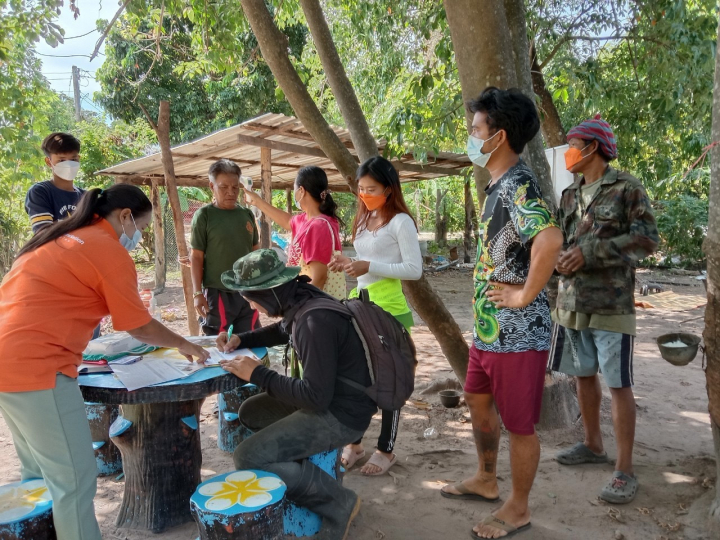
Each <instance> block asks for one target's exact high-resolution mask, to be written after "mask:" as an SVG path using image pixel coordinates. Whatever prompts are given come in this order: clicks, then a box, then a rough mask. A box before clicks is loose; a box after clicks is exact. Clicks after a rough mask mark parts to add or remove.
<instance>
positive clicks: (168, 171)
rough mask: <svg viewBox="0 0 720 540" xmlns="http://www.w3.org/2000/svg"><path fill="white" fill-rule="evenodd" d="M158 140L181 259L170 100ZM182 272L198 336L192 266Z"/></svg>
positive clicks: (163, 106) (191, 326)
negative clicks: (171, 140)
mask: <svg viewBox="0 0 720 540" xmlns="http://www.w3.org/2000/svg"><path fill="white" fill-rule="evenodd" d="M155 133H156V134H157V138H158V142H159V143H160V153H161V156H162V164H163V169H164V171H165V190H166V192H167V196H168V200H169V201H170V208H172V215H173V222H174V225H175V238H176V241H177V248H178V257H179V258H180V260H183V259H184V260H187V259H188V248H187V243H186V242H185V224H184V223H183V215H182V210H181V208H180V197H179V196H178V191H177V181H176V179H175V166H174V165H173V159H172V152H171V151H170V102H169V101H161V102H160V112H159V114H158V122H157V129H156V130H155ZM180 273H181V276H182V285H183V293H184V294H185V307H186V309H187V321H188V331H189V332H190V335H191V336H197V335H198V334H199V333H200V326H199V324H198V321H197V318H196V317H195V305H194V303H193V290H192V279H191V276H190V267H189V266H186V265H184V264H181V265H180Z"/></svg>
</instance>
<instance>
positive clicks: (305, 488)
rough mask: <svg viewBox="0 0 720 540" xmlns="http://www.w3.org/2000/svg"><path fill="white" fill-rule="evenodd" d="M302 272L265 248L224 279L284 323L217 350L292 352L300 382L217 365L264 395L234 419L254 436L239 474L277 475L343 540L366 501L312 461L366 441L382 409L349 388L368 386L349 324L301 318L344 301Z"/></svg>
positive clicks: (244, 446)
mask: <svg viewBox="0 0 720 540" xmlns="http://www.w3.org/2000/svg"><path fill="white" fill-rule="evenodd" d="M299 272H300V268H298V267H293V266H290V267H287V266H285V265H284V264H283V263H282V262H281V261H280V259H279V257H278V256H277V254H276V253H275V251H273V250H271V249H259V250H257V251H254V252H252V253H248V254H247V255H245V256H244V257H242V258H241V259H238V260H237V261H236V262H235V263H234V264H233V269H232V270H227V271H226V272H224V273H223V274H222V281H223V284H224V285H225V286H226V287H227V288H228V289H232V290H235V291H239V292H240V294H241V295H242V296H243V298H245V300H247V301H248V303H249V304H250V306H251V307H252V308H253V309H255V310H257V311H258V312H260V313H262V314H263V315H265V316H267V317H270V318H275V319H281V320H280V321H279V322H276V323H275V324H271V325H268V326H264V327H262V328H260V329H257V330H254V331H251V332H242V333H239V334H233V335H232V336H231V337H228V334H227V333H221V334H219V335H218V337H217V339H216V342H215V343H216V345H217V347H218V348H219V349H220V350H222V351H224V352H226V353H229V352H231V351H235V350H237V349H238V348H240V347H247V348H250V349H252V348H254V347H271V346H278V345H288V346H289V347H290V348H291V349H292V350H293V351H294V353H295V356H296V357H297V358H298V359H299V362H300V364H301V365H302V368H303V375H302V378H293V377H288V376H286V375H282V374H280V373H278V372H276V371H274V370H272V369H270V368H268V367H266V366H263V365H262V364H261V363H260V362H258V361H257V360H255V359H254V358H250V357H248V356H240V355H238V356H237V357H235V358H232V359H231V360H222V361H221V362H220V365H221V366H222V368H223V369H224V370H226V371H228V372H230V373H232V374H233V375H235V376H236V377H238V378H239V379H242V380H243V381H247V382H250V383H252V384H254V385H256V386H258V387H259V388H261V389H262V390H263V392H262V393H260V394H258V395H255V396H252V397H250V398H248V399H246V400H245V401H244V402H243V404H242V406H241V407H240V409H239V411H238V420H239V421H240V423H241V424H242V425H243V426H244V427H245V428H246V429H248V430H250V431H251V432H252V433H253V436H252V437H249V438H247V439H245V440H244V441H242V442H241V443H240V444H239V445H238V446H237V448H236V449H235V452H234V453H233V462H234V464H235V468H236V469H238V470H246V469H258V470H262V471H268V472H271V473H274V474H277V475H278V476H279V477H280V478H281V479H282V481H283V482H285V485H286V486H287V491H286V498H287V499H288V500H289V501H292V502H293V503H295V504H297V505H298V506H302V507H304V508H307V509H309V510H310V511H312V512H314V513H316V514H318V515H319V516H321V517H322V529H321V531H320V535H321V537H322V538H326V539H328V540H341V539H345V538H346V537H347V534H348V530H349V528H350V523H351V522H352V520H353V519H354V518H355V517H356V516H357V514H358V511H359V509H360V499H359V498H358V496H357V494H356V493H355V492H353V491H352V490H350V489H348V488H347V487H345V486H343V485H341V483H340V482H338V481H337V480H336V479H335V478H333V477H332V476H330V475H329V474H327V473H326V472H325V471H323V470H321V469H320V468H318V467H317V466H315V465H314V464H313V463H312V462H311V461H309V460H308V459H307V458H309V457H310V456H313V455H315V454H318V453H320V452H324V451H326V450H327V449H328V448H343V447H345V446H346V445H348V444H350V443H352V442H354V441H357V440H358V439H360V438H361V437H362V436H363V434H364V433H365V431H366V430H367V428H368V426H369V425H370V420H371V419H372V417H373V415H374V414H375V413H376V412H377V405H376V404H375V402H374V401H373V400H372V399H371V398H370V396H368V394H367V393H365V392H364V391H362V390H359V389H356V388H354V387H353V386H351V385H349V384H347V383H346V382H343V380H347V379H349V380H350V381H354V382H356V383H358V384H360V385H362V386H364V387H368V386H370V385H371V384H372V381H371V377H370V370H369V368H368V364H367V358H366V357H365V349H364V347H363V342H362V341H361V340H360V336H359V334H358V333H357V331H356V330H355V326H354V325H353V320H352V319H351V317H350V316H349V315H347V316H345V315H344V314H341V313H338V312H336V311H334V310H332V309H328V308H327V304H324V305H319V306H317V307H315V308H314V309H302V308H311V306H310V305H308V304H312V303H313V302H316V301H318V300H322V301H323V302H328V301H331V302H338V300H336V299H335V298H333V297H332V296H330V295H328V294H327V293H325V292H323V291H321V290H320V289H318V288H317V287H315V286H313V285H312V284H310V283H309V282H310V278H309V277H308V276H304V275H299ZM338 303H339V302H338ZM291 337H292V339H291Z"/></svg>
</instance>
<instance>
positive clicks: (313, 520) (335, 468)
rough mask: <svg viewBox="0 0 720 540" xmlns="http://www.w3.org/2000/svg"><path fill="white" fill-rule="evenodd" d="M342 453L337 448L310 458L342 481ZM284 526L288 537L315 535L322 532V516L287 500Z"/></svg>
mask: <svg viewBox="0 0 720 540" xmlns="http://www.w3.org/2000/svg"><path fill="white" fill-rule="evenodd" d="M341 455H342V454H341V452H340V449H335V450H330V451H329V452H322V453H320V454H315V455H314V456H310V457H309V458H308V459H309V460H310V462H311V463H313V464H315V465H316V466H318V467H320V468H321V469H322V470H323V471H325V472H326V473H328V474H329V475H330V476H332V477H333V478H335V479H337V480H338V482H342V475H341V467H340V457H341ZM284 526H285V536H287V537H301V536H314V535H316V534H317V533H318V532H320V527H322V518H321V517H320V516H318V515H317V514H316V513H314V512H311V511H310V510H308V509H307V508H303V507H301V506H297V505H295V504H294V503H293V502H292V501H287V503H286V505H285V520H284Z"/></svg>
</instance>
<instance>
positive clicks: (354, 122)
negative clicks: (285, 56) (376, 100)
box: [300, 0, 378, 162]
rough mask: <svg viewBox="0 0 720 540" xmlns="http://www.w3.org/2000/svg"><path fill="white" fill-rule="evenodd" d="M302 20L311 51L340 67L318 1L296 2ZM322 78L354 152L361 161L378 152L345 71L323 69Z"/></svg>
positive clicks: (329, 64)
mask: <svg viewBox="0 0 720 540" xmlns="http://www.w3.org/2000/svg"><path fill="white" fill-rule="evenodd" d="M300 4H301V5H302V8H303V12H304V13H305V20H306V21H307V23H308V27H309V28H310V33H311V34H312V37H313V41H314V42H315V48H316V49H317V52H318V56H319V57H320V61H321V62H322V65H323V66H342V61H341V60H340V55H338V52H337V49H336V48H335V42H334V41H333V37H332V34H331V33H330V28H329V27H328V25H327V21H326V20H325V15H324V14H323V10H322V7H321V6H320V2H319V0H300ZM325 76H326V77H327V79H328V82H329V83H330V88H332V91H333V95H334V96H335V101H336V102H337V104H338V107H339V108H340V112H341V113H342V116H343V119H344V120H345V125H346V126H347V128H348V130H349V131H350V138H351V139H352V142H353V145H355V150H356V151H357V153H358V156H359V157H360V161H361V162H363V161H365V160H366V159H369V158H371V157H373V156H376V155H377V153H378V147H377V142H376V141H375V137H373V135H372V133H371V132H370V127H369V126H368V123H367V120H366V119H365V114H364V113H363V110H362V107H360V102H359V101H358V99H357V96H356V95H355V90H354V89H353V87H352V84H351V83H350V79H348V77H347V74H346V73H345V69H325Z"/></svg>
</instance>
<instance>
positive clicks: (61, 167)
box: [52, 161, 80, 182]
mask: <svg viewBox="0 0 720 540" xmlns="http://www.w3.org/2000/svg"><path fill="white" fill-rule="evenodd" d="M52 171H53V172H54V173H55V176H57V177H58V178H62V179H63V180H67V181H68V182H72V181H73V180H74V179H75V177H76V176H77V175H78V173H79V172H80V162H79V161H61V162H60V163H56V164H55V165H54V166H53V167H52Z"/></svg>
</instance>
